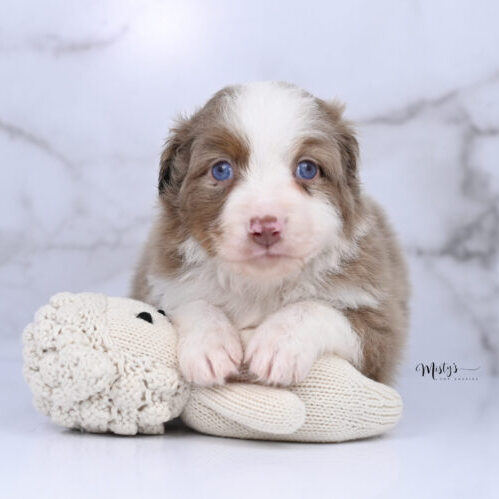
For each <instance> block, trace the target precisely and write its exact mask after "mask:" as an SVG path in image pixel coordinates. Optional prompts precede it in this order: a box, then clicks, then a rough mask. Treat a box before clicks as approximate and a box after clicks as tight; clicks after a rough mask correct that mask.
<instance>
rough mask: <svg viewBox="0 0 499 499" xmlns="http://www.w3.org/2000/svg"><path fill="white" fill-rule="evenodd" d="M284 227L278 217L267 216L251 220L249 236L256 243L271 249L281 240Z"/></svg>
mask: <svg viewBox="0 0 499 499" xmlns="http://www.w3.org/2000/svg"><path fill="white" fill-rule="evenodd" d="M281 232H282V225H281V223H280V222H279V220H277V218H276V217H274V216H272V215H265V216H264V217H253V218H252V219H251V220H250V225H249V235H250V237H251V239H253V241H255V243H257V244H259V245H260V246H265V247H266V248H269V247H270V246H272V245H273V244H275V243H276V242H277V241H279V240H280V239H281Z"/></svg>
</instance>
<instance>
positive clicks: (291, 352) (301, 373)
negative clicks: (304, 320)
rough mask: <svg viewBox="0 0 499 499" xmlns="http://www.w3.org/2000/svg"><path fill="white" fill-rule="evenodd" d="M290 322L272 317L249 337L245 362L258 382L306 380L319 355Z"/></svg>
mask: <svg viewBox="0 0 499 499" xmlns="http://www.w3.org/2000/svg"><path fill="white" fill-rule="evenodd" d="M296 333H297V331H296V326H293V325H292V324H290V323H286V322H281V323H280V322H278V321H274V320H269V321H266V322H264V323H263V324H262V325H261V326H259V327H258V328H257V329H256V330H255V332H254V334H253V337H252V338H251V339H250V340H249V342H248V346H247V348H246V352H245V355H244V362H245V363H246V364H247V365H248V370H249V372H250V373H251V374H254V375H255V376H256V377H257V378H258V381H261V382H263V383H267V384H270V385H284V386H285V385H291V384H297V383H300V382H301V381H303V380H304V379H305V377H306V376H307V374H308V372H309V371H310V368H311V367H312V364H313V362H314V360H315V358H316V354H315V352H314V349H313V348H311V345H310V344H308V342H306V341H305V340H306V339H304V338H302V336H301V335H300V334H296Z"/></svg>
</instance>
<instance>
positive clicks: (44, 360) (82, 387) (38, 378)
mask: <svg viewBox="0 0 499 499" xmlns="http://www.w3.org/2000/svg"><path fill="white" fill-rule="evenodd" d="M23 338H24V361H25V365H24V374H25V377H26V380H27V382H28V384H29V386H30V387H31V390H32V392H33V396H34V403H35V406H36V407H37V408H38V409H39V410H40V411H41V412H42V413H44V414H46V415H48V416H50V417H51V418H52V420H53V421H54V422H56V423H58V424H60V425H62V426H66V427H68V428H76V429H82V430H86V431H91V432H108V431H109V432H113V433H120V434H127V435H133V434H136V433H163V431H164V425H163V423H164V422H166V421H168V420H170V419H172V418H175V417H177V416H179V415H180V416H181V417H182V419H183V420H184V421H185V423H186V424H187V425H188V426H190V427H191V428H193V429H195V430H198V431H201V432H203V433H207V434H211V435H219V436H227V437H235V438H253V439H269V440H276V439H277V440H293V441H309V442H338V441H343V440H351V439H355V438H362V437H367V436H373V435H378V434H381V433H383V432H385V431H387V430H389V429H390V428H392V427H393V426H395V424H396V423H397V421H398V420H399V418H400V415H401V412H402V401H401V399H400V396H399V395H398V394H397V392H396V391H395V390H393V389H392V388H389V387H387V386H385V385H381V384H380V383H376V382H374V381H372V380H370V379H368V378H366V377H364V376H363V375H362V374H360V373H359V372H358V371H357V370H356V369H355V368H354V367H352V366H351V365H350V364H349V363H348V362H346V361H344V360H342V359H340V358H338V357H335V356H325V357H323V358H321V359H319V360H318V361H317V362H316V363H315V365H314V367H313V369H312V371H311V373H310V375H309V376H308V377H307V379H306V380H305V381H304V382H303V383H301V384H300V385H297V386H295V387H292V388H291V389H289V390H286V389H283V388H275V387H267V386H260V385H257V384H254V383H248V382H242V381H238V382H233V383H228V384H227V385H225V386H222V387H215V388H201V387H192V388H191V387H190V386H189V385H188V384H187V383H186V382H185V381H184V380H183V379H182V377H181V376H180V374H179V372H178V369H177V359H176V334H175V330H174V328H173V327H172V325H171V323H170V321H169V319H168V317H167V316H165V315H163V314H162V313H160V312H159V311H157V310H155V309H154V308H153V307H151V306H149V305H147V304H145V303H142V302H139V301H136V300H131V299H127V298H108V297H105V296H104V295H100V294H93V293H81V294H71V293H60V294H58V295H55V296H54V297H53V298H52V299H51V300H50V303H49V304H48V305H46V306H44V307H42V308H41V309H40V310H39V311H38V312H37V314H36V316H35V320H34V322H32V323H31V324H29V325H28V326H27V327H26V329H25V331H24V335H23ZM243 340H244V336H243ZM242 379H244V377H243V378H242ZM246 381H247V380H246Z"/></svg>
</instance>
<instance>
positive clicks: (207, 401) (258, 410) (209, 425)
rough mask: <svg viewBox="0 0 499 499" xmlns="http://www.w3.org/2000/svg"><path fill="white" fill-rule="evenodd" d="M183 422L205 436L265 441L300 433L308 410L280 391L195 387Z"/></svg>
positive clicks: (254, 387)
mask: <svg viewBox="0 0 499 499" xmlns="http://www.w3.org/2000/svg"><path fill="white" fill-rule="evenodd" d="M182 419H183V420H184V422H185V423H186V424H187V425H188V426H190V427H192V428H193V429H195V430H198V431H201V432H204V433H210V434H214V435H221V436H228V437H238V438H266V437H268V436H269V434H276V435H286V434H290V433H293V432H295V431H296V430H298V428H300V427H301V426H302V424H303V422H304V421H305V407H304V405H303V402H302V401H301V400H300V399H299V398H298V397H297V396H296V395H294V394H292V393H291V392H289V391H287V390H284V389H281V388H271V387H263V386H259V385H251V384H247V383H230V384H228V385H226V386H221V387H214V388H194V389H193V391H192V393H191V397H190V400H189V402H188V404H187V407H185V409H184V412H183V413H182Z"/></svg>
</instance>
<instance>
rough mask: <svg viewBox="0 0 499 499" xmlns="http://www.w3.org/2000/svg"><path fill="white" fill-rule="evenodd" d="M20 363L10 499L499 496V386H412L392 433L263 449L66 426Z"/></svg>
mask: <svg viewBox="0 0 499 499" xmlns="http://www.w3.org/2000/svg"><path fill="white" fill-rule="evenodd" d="M20 369H21V366H20V364H19V363H18V362H17V361H10V362H7V361H4V362H2V363H1V364H0V394H1V395H0V403H1V407H2V412H1V415H0V469H1V474H2V497H6V498H17V497H19V498H31V497H36V498H39V499H41V498H50V499H56V498H59V497H60V498H67V497H71V498H80V497H81V498H88V497H96V498H97V497H123V498H125V497H159V498H163V499H164V498H168V497H172V498H180V497H182V498H185V499H190V498H201V497H202V498H211V497H213V498H231V499H233V498H235V497H237V498H240V499H244V498H259V499H260V498H261V499H264V498H273V499H275V498H281V497H286V498H288V499H292V498H304V497H313V498H320V497H328V498H330V497H344V498H353V499H362V498H374V497H379V498H383V499H390V498H394V499H400V498H404V499H410V498H417V499H421V498H422V497H445V498H447V497H449V498H450V497H454V498H470V497H472V498H477V499H478V498H496V497H497V490H498V487H499V476H498V473H497V470H498V468H497V463H498V459H499V404H498V401H497V393H498V390H499V382H498V380H497V379H493V380H492V379H491V378H487V379H480V380H478V381H468V382H460V381H433V380H428V379H419V378H412V379H411V380H406V382H404V383H402V385H401V387H400V388H401V393H402V394H403V397H404V400H405V414H404V417H403V418H402V420H401V423H400V425H399V426H398V427H397V428H396V429H395V430H393V431H392V432H391V433H389V434H387V435H385V436H384V437H381V438H376V439H371V440H365V441H358V442H349V443H343V444H289V443H276V442H273V443H272V442H251V441H239V440H230V439H221V438H216V437H208V436H203V435H198V434H195V433H192V432H188V431H186V430H182V429H181V428H178V427H177V428H173V429H170V430H169V432H168V433H167V434H166V435H164V436H150V437H149V436H148V437H117V436H109V435H89V434H83V433H78V432H71V431H66V430H64V429H62V428H59V427H57V426H55V425H53V424H52V423H51V422H50V421H49V420H47V419H46V418H44V417H43V416H40V415H38V414H36V413H35V411H34V409H33V408H32V407H31V402H30V394H29V393H28V390H27V388H26V386H25V384H24V383H23V381H22V379H21V374H20Z"/></svg>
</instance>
